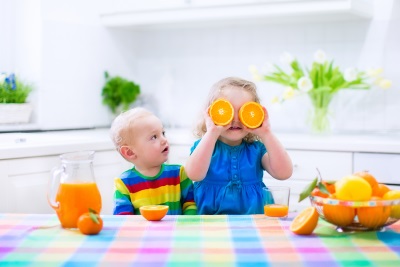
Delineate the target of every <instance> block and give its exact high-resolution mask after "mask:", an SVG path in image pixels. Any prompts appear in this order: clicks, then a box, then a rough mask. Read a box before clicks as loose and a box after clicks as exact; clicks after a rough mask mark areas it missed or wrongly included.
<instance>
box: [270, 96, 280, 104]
mask: <svg viewBox="0 0 400 267" xmlns="http://www.w3.org/2000/svg"><path fill="white" fill-rule="evenodd" d="M279 102H280V101H279V97H277V96H274V97H273V98H272V99H271V103H272V104H278V103H279Z"/></svg>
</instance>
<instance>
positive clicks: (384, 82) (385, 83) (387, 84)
mask: <svg viewBox="0 0 400 267" xmlns="http://www.w3.org/2000/svg"><path fill="white" fill-rule="evenodd" d="M378 86H379V87H380V88H382V89H389V88H390V87H392V81H390V80H387V79H382V80H380V81H379V83H378Z"/></svg>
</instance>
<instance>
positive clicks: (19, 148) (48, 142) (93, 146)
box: [0, 128, 400, 159]
mask: <svg viewBox="0 0 400 267" xmlns="http://www.w3.org/2000/svg"><path fill="white" fill-rule="evenodd" d="M166 136H167V137H168V140H169V142H170V144H171V145H187V146H191V145H192V144H193V142H194V140H195V138H194V137H193V136H192V134H191V131H190V129H166ZM276 136H277V137H278V138H279V140H280V141H281V142H282V143H283V145H284V146H285V147H286V149H291V150H315V151H351V152H371V153H400V134H332V135H310V134H295V133H276ZM110 149H114V147H113V144H112V142H111V140H110V137H109V129H107V128H102V129H94V130H75V131H53V132H38V133H3V134H0V159H10V158H24V157H33V156H43V155H56V154H61V153H66V152H71V151H77V150H97V151H98V150H100V151H101V150H110Z"/></svg>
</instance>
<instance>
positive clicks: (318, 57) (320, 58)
mask: <svg viewBox="0 0 400 267" xmlns="http://www.w3.org/2000/svg"><path fill="white" fill-rule="evenodd" d="M314 61H315V62H317V63H319V64H324V63H325V61H326V54H325V52H324V51H322V50H318V51H317V52H315V54H314Z"/></svg>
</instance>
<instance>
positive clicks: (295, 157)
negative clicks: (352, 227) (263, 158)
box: [169, 145, 353, 211]
mask: <svg viewBox="0 0 400 267" xmlns="http://www.w3.org/2000/svg"><path fill="white" fill-rule="evenodd" d="M189 153H190V146H189V145H171V148H170V156H169V163H177V164H185V162H186V159H187V158H188V156H189ZM288 153H289V155H290V157H291V159H292V162H293V175H292V177H291V178H290V179H288V180H285V181H280V180H276V179H274V178H272V177H271V176H270V175H269V174H268V173H267V172H264V173H265V174H264V183H265V184H266V185H267V186H289V187H290V190H291V195H290V210H291V211H297V210H301V209H303V208H304V207H308V206H310V202H309V200H308V199H305V200H303V201H302V202H300V203H299V202H298V200H299V195H300V193H301V191H302V190H303V189H304V188H305V187H306V186H307V185H308V184H309V183H310V182H311V181H312V180H313V179H314V178H315V177H317V175H318V173H317V168H318V170H319V171H320V173H321V176H322V178H323V179H324V180H338V179H340V178H341V177H343V176H345V175H348V174H351V173H352V171H353V153H352V152H335V151H311V150H310V151H308V150H288Z"/></svg>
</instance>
